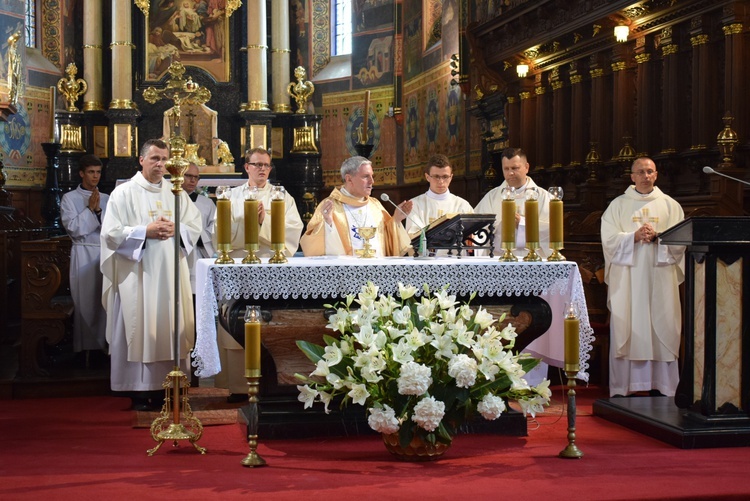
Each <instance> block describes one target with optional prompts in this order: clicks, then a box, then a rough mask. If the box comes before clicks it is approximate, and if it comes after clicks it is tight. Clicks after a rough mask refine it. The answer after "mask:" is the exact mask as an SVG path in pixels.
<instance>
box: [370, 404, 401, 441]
mask: <svg viewBox="0 0 750 501" xmlns="http://www.w3.org/2000/svg"><path fill="white" fill-rule="evenodd" d="M383 407H384V408H383V409H378V408H370V409H369V411H370V415H369V416H368V417H367V424H369V425H370V428H372V429H373V430H375V431H377V432H378V433H387V434H390V433H396V432H397V431H398V429H399V422H398V419H396V413H395V412H394V411H393V409H392V408H391V407H390V406H389V405H387V404H384V405H383Z"/></svg>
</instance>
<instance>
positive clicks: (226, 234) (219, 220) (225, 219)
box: [214, 186, 234, 264]
mask: <svg viewBox="0 0 750 501" xmlns="http://www.w3.org/2000/svg"><path fill="white" fill-rule="evenodd" d="M229 193H230V188H229V186H217V187H216V242H217V244H216V252H217V254H218V257H217V258H216V261H214V263H215V264H234V259H232V258H231V257H230V256H229V253H230V252H232V201H231V200H230V199H229Z"/></svg>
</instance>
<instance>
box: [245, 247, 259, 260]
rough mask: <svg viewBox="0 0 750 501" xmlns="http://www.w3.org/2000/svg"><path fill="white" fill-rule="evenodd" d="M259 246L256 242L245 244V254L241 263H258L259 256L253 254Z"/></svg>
mask: <svg viewBox="0 0 750 501" xmlns="http://www.w3.org/2000/svg"><path fill="white" fill-rule="evenodd" d="M259 248H260V245H258V244H245V250H246V251H247V256H245V258H244V259H243V260H242V264H260V258H259V257H258V256H256V255H255V253H256V252H258V249H259Z"/></svg>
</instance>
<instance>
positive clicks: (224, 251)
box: [214, 244, 234, 264]
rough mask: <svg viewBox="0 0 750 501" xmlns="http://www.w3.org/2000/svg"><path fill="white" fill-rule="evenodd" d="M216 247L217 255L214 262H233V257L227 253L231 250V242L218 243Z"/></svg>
mask: <svg viewBox="0 0 750 501" xmlns="http://www.w3.org/2000/svg"><path fill="white" fill-rule="evenodd" d="M216 247H218V248H217V249H216V252H217V254H219V256H218V257H217V258H216V261H214V264H234V259H232V257H231V256H230V255H229V253H230V252H232V244H218V245H217V246H216Z"/></svg>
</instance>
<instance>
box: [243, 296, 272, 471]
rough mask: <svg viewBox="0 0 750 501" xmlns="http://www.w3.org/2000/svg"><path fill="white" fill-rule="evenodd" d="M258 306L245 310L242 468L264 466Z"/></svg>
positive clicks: (259, 317) (259, 315)
mask: <svg viewBox="0 0 750 501" xmlns="http://www.w3.org/2000/svg"><path fill="white" fill-rule="evenodd" d="M260 319H261V314H260V306H248V307H247V310H245V378H246V379H247V396H248V402H249V404H248V412H247V430H248V433H247V444H248V446H249V447H250V452H249V453H248V455H247V456H246V457H245V458H244V459H243V460H242V461H241V463H242V465H243V466H248V467H256V466H266V465H267V464H268V463H266V460H265V459H263V458H262V457H261V456H260V454H258V415H259V411H260V410H259V408H258V404H259V403H260V398H259V397H258V394H259V393H260Z"/></svg>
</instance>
